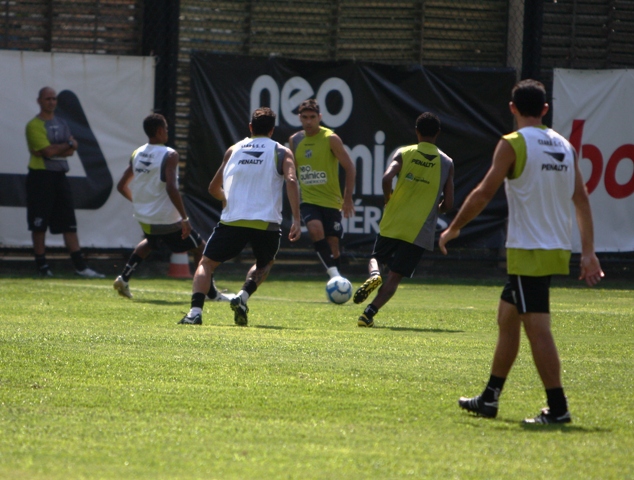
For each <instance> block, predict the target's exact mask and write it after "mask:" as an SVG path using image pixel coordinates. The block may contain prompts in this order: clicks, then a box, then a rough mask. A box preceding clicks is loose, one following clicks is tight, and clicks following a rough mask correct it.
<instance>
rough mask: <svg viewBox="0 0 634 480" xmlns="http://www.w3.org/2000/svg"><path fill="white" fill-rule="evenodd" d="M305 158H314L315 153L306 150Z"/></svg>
mask: <svg viewBox="0 0 634 480" xmlns="http://www.w3.org/2000/svg"><path fill="white" fill-rule="evenodd" d="M304 157H305V158H313V151H312V150H306V153H304Z"/></svg>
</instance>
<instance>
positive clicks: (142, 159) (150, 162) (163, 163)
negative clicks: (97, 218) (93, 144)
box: [113, 113, 230, 302]
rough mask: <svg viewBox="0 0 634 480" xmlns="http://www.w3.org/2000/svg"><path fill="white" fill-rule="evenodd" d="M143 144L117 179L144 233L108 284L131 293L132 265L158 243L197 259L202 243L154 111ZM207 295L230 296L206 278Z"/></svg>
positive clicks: (127, 294)
mask: <svg viewBox="0 0 634 480" xmlns="http://www.w3.org/2000/svg"><path fill="white" fill-rule="evenodd" d="M143 130H144V131H145V134H146V135H147V136H148V143H146V144H145V145H142V146H140V147H139V148H137V149H136V150H135V151H134V153H132V157H131V158H130V164H129V165H128V168H126V170H125V172H123V175H122V176H121V179H120V180H119V183H118V184H117V190H118V191H119V193H121V195H123V196H124V197H125V198H127V199H128V200H130V201H131V202H132V204H133V206H134V217H135V218H136V219H137V221H138V222H139V224H140V225H141V229H142V230H143V233H144V234H145V238H144V239H143V240H141V242H139V244H138V245H137V246H136V248H135V249H134V251H133V252H132V255H130V258H129V259H128V262H127V264H126V265H125V267H124V268H123V271H122V272H121V275H119V276H118V277H117V278H116V280H115V281H114V284H113V287H114V289H115V290H116V291H117V292H118V293H119V295H121V296H123V297H127V298H132V293H131V292H130V286H129V281H130V277H131V276H132V274H133V272H134V270H135V269H136V268H137V267H138V266H139V264H140V263H141V262H142V261H143V260H144V259H145V258H146V257H147V256H148V255H149V254H150V252H151V251H152V250H155V249H157V248H158V247H159V246H160V244H161V243H163V244H164V245H166V246H167V247H168V248H169V249H170V250H171V251H172V252H175V253H180V252H190V253H192V254H193V255H194V259H195V260H196V262H198V260H200V257H201V255H202V251H203V247H204V246H205V242H204V241H203V240H202V239H201V238H200V235H199V234H198V233H197V232H196V231H195V230H193V229H192V226H191V224H190V222H189V217H188V216H187V213H186V212H185V206H184V204H183V199H182V198H181V194H180V192H179V191H178V161H179V157H178V153H177V152H176V151H175V150H174V149H172V148H170V147H167V146H165V142H167V139H168V125H167V121H166V120H165V117H163V115H160V114H158V113H154V114H152V115H149V116H147V117H146V118H145V119H144V120H143ZM207 296H208V297H209V298H210V299H213V300H215V301H227V302H228V301H229V300H230V298H229V297H228V296H226V295H224V294H221V293H220V292H218V291H217V290H216V288H215V286H214V284H213V281H212V282H211V286H210V289H209V291H208V292H207Z"/></svg>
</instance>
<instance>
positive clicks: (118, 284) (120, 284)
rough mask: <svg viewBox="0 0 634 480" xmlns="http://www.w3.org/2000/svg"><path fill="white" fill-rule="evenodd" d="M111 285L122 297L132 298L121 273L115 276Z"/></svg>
mask: <svg viewBox="0 0 634 480" xmlns="http://www.w3.org/2000/svg"><path fill="white" fill-rule="evenodd" d="M112 286H113V288H114V289H115V290H116V291H117V293H119V295H121V296H122V297H126V298H132V294H131V293H130V287H129V285H128V282H126V281H125V280H124V279H123V277H122V276H121V275H119V276H118V277H117V279H116V280H115V281H114V283H113V284H112Z"/></svg>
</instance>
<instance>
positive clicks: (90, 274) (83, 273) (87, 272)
mask: <svg viewBox="0 0 634 480" xmlns="http://www.w3.org/2000/svg"><path fill="white" fill-rule="evenodd" d="M75 273H76V274H77V275H79V276H80V277H84V278H106V276H105V275H104V274H103V273H99V272H95V271H94V270H93V269H92V268H89V267H86V268H84V269H83V270H75Z"/></svg>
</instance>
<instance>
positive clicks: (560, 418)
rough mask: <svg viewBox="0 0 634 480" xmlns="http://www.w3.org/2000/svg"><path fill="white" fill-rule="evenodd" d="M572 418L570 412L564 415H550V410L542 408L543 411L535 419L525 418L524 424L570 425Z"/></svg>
mask: <svg viewBox="0 0 634 480" xmlns="http://www.w3.org/2000/svg"><path fill="white" fill-rule="evenodd" d="M570 422H572V417H571V416H570V412H566V413H564V414H563V415H553V414H552V413H550V409H549V408H542V411H541V413H540V414H539V415H537V416H536V417H535V418H525V419H524V421H523V423H524V424H526V425H552V424H557V423H570Z"/></svg>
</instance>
